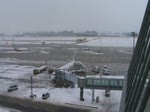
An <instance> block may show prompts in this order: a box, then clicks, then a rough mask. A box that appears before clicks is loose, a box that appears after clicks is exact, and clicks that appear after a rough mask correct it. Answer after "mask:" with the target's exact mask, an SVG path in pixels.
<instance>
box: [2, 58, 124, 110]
mask: <svg viewBox="0 0 150 112" xmlns="http://www.w3.org/2000/svg"><path fill="white" fill-rule="evenodd" d="M6 61H8V60H6ZM9 62H10V60H9ZM34 68H35V67H33V66H20V65H17V64H15V65H14V64H12V65H10V64H7V63H5V60H4V59H3V61H2V60H1V61H0V83H1V85H0V94H2V95H8V96H13V97H19V98H23V99H29V95H30V93H31V90H30V77H31V76H33V93H34V94H36V95H37V97H36V98H35V99H33V100H34V101H40V102H48V103H53V104H57V105H72V106H73V105H74V106H79V108H82V107H88V108H91V109H92V108H95V109H96V110H97V111H102V112H105V111H107V112H117V111H118V109H119V105H120V99H121V91H111V92H110V93H111V96H110V97H105V96H104V90H95V97H96V96H99V98H100V101H99V103H96V102H92V91H91V90H90V89H84V99H85V101H83V102H82V101H80V100H79V95H80V89H79V88H77V85H76V87H75V88H54V87H53V86H52V84H51V83H50V74H47V73H46V72H45V73H42V74H39V75H35V76H34V75H33V74H32V70H33V69H34ZM12 84H17V85H18V88H19V89H18V90H17V91H13V92H7V88H8V87H9V86H10V85H12ZM46 92H48V93H50V98H48V99H47V100H44V101H43V100H42V94H43V93H46ZM96 110H95V111H96ZM4 112H5V111H4ZM6 112H7V111H6Z"/></svg>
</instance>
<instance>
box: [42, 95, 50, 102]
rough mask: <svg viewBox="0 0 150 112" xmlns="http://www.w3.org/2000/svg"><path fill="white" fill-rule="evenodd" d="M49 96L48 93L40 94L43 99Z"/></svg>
mask: <svg viewBox="0 0 150 112" xmlns="http://www.w3.org/2000/svg"><path fill="white" fill-rule="evenodd" d="M48 97H50V95H49V93H45V94H42V99H43V100H45V99H47V98H48Z"/></svg>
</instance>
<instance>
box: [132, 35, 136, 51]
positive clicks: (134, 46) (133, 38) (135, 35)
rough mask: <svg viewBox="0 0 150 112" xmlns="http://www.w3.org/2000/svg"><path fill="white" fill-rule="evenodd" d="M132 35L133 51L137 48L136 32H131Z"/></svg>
mask: <svg viewBox="0 0 150 112" xmlns="http://www.w3.org/2000/svg"><path fill="white" fill-rule="evenodd" d="M131 36H132V37H133V52H134V49H135V36H136V35H135V32H131Z"/></svg>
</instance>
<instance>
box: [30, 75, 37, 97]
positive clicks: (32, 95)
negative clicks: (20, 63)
mask: <svg viewBox="0 0 150 112" xmlns="http://www.w3.org/2000/svg"><path fill="white" fill-rule="evenodd" d="M30 79H31V95H30V98H34V97H36V95H34V94H33V90H32V88H33V77H32V76H31V77H30Z"/></svg>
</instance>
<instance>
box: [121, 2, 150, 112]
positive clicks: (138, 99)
mask: <svg viewBox="0 0 150 112" xmlns="http://www.w3.org/2000/svg"><path fill="white" fill-rule="evenodd" d="M120 112H150V1H148V4H147V8H146V11H145V15H144V18H143V22H142V25H141V29H140V33H139V36H138V41H137V44H136V47H135V49H134V54H133V56H132V60H131V63H130V67H129V69H128V74H127V76H126V77H125V80H124V87H123V94H122V99H121V105H120Z"/></svg>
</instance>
